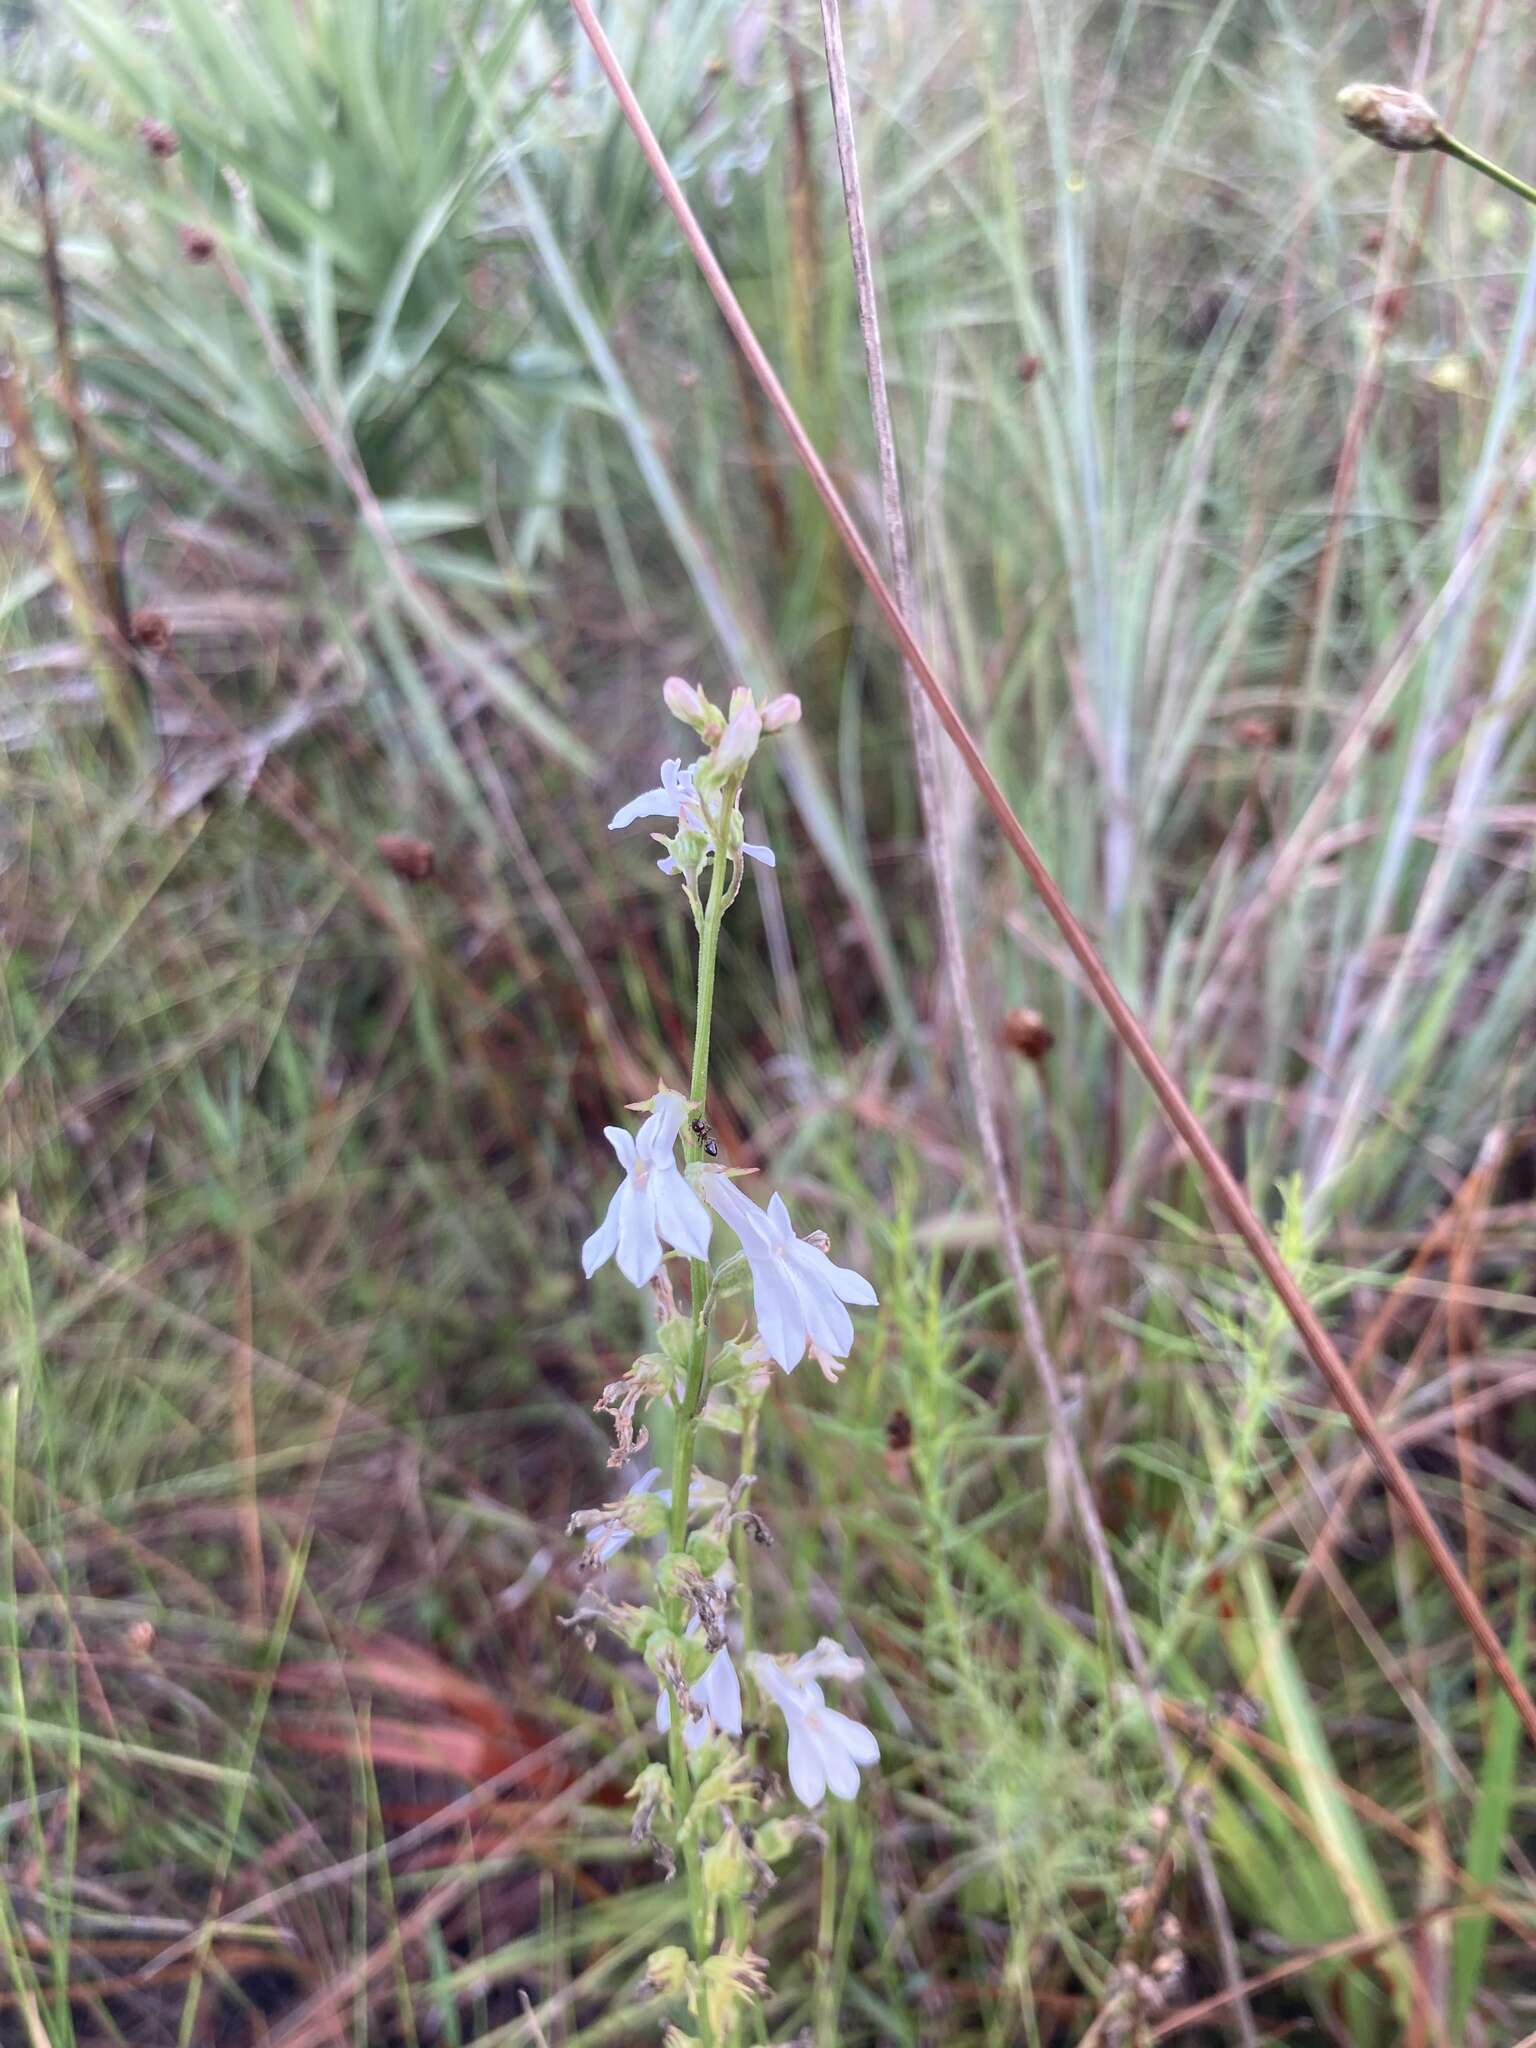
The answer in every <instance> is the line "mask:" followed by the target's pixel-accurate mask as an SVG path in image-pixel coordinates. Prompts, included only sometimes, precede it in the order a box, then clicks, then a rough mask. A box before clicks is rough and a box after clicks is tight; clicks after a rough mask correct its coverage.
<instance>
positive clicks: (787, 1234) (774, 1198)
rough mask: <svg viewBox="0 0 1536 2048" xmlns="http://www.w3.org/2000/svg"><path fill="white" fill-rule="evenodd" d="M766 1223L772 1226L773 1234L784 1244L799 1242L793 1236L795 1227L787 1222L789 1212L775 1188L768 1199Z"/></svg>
mask: <svg viewBox="0 0 1536 2048" xmlns="http://www.w3.org/2000/svg"><path fill="white" fill-rule="evenodd" d="M768 1221H769V1223H770V1224H771V1225H772V1227H773V1230H774V1232H775V1234H776V1235H777V1236H779V1237H781V1238H783V1239H784V1241H785V1242H786V1243H788V1244H796V1243H798V1242H799V1240H798V1239H797V1238H796V1236H795V1226H794V1224H793V1223H791V1222H790V1220H789V1210H788V1208H787V1207H786V1206H785V1202H784V1197H783V1196H782V1195H781V1194H780V1193H779V1191H778V1189H777V1188H775V1189H774V1191H773V1193H772V1194H771V1195H770V1196H769V1197H768Z"/></svg>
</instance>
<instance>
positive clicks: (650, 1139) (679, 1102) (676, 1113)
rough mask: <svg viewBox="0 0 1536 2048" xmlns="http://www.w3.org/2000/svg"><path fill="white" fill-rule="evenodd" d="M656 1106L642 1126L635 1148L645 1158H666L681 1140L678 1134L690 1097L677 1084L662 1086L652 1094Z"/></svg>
mask: <svg viewBox="0 0 1536 2048" xmlns="http://www.w3.org/2000/svg"><path fill="white" fill-rule="evenodd" d="M651 1099H652V1102H653V1104H654V1107H653V1108H652V1110H651V1113H650V1115H649V1116H648V1117H647V1118H646V1120H645V1122H644V1123H643V1124H642V1125H641V1126H640V1134H639V1136H638V1137H637V1138H636V1140H635V1150H636V1151H637V1152H638V1153H639V1155H640V1157H641V1158H642V1159H653V1160H654V1159H665V1158H666V1156H667V1154H668V1153H669V1152H671V1151H672V1149H673V1147H674V1146H675V1145H676V1144H677V1134H678V1132H679V1131H680V1130H681V1129H682V1128H683V1118H684V1117H685V1116H686V1115H687V1114H688V1098H687V1096H686V1095H679V1094H678V1092H677V1090H676V1089H675V1088H658V1089H657V1090H656V1093H655V1095H654V1096H653V1097H652V1098H651Z"/></svg>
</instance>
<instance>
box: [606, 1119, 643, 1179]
mask: <svg viewBox="0 0 1536 2048" xmlns="http://www.w3.org/2000/svg"><path fill="white" fill-rule="evenodd" d="M603 1136H604V1137H605V1138H606V1139H607V1140H608V1142H609V1144H610V1145H611V1146H612V1147H613V1149H614V1151H615V1152H616V1153H617V1154H618V1159H619V1164H620V1166H622V1167H623V1169H624V1171H625V1172H626V1173H628V1172H629V1171H630V1169H631V1168H632V1167H633V1166H634V1163H635V1141H634V1139H633V1138H632V1137H631V1136H630V1134H629V1132H628V1131H625V1130H621V1129H620V1128H619V1126H618V1125H617V1124H604V1125H603Z"/></svg>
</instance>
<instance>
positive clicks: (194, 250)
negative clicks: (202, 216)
mask: <svg viewBox="0 0 1536 2048" xmlns="http://www.w3.org/2000/svg"><path fill="white" fill-rule="evenodd" d="M214 246H215V245H214V240H213V237H212V235H210V234H209V232H208V230H207V229H206V228H183V229H182V231H181V253H182V255H183V256H185V257H186V259H187V261H188V262H189V263H211V262H212V261H213V251H214Z"/></svg>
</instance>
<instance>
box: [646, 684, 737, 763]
mask: <svg viewBox="0 0 1536 2048" xmlns="http://www.w3.org/2000/svg"><path fill="white" fill-rule="evenodd" d="M661 696H662V702H663V703H664V704H665V705H666V707H667V709H668V710H669V711H670V712H671V714H672V716H673V717H674V718H680V719H681V720H682V722H683V724H684V725H687V726H691V727H692V728H693V730H694V731H695V732H696V733H697V734H698V736H699V738H700V739H701V740H703V741H704V743H705V745H706V746H711V747H712V746H713V745H714V743H715V741H716V740H717V739H719V737H720V735H721V733H723V732H724V731H725V713H724V712H723V711H721V710H720V708H719V706H718V705H715V704H711V703H710V701H709V699H708V698H707V697H706V696H705V694H704V692H703V691H702V690H701V689H699V688H697V687H696V686H695V685H694V684H693V683H690V682H687V681H685V680H684V678H683V677H682V676H668V677H667V680H666V681H665V682H664V683H663V684H662V686H661Z"/></svg>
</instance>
